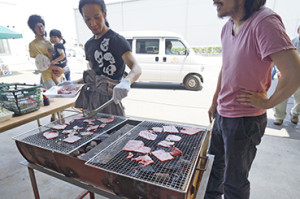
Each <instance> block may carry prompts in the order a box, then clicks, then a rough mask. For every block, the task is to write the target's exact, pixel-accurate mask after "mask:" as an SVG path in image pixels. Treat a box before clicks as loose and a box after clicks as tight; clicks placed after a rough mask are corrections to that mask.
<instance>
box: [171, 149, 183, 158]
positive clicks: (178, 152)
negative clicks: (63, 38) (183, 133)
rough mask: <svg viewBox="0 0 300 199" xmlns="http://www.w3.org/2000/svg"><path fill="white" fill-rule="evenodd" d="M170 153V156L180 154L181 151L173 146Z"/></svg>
mask: <svg viewBox="0 0 300 199" xmlns="http://www.w3.org/2000/svg"><path fill="white" fill-rule="evenodd" d="M170 154H171V155H172V156H182V151H180V149H178V148H176V147H174V148H173V149H172V151H171V152H170Z"/></svg>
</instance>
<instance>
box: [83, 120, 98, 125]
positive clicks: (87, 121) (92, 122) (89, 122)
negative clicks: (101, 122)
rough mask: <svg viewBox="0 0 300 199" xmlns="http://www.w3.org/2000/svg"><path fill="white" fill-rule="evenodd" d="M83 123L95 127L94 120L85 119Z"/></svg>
mask: <svg viewBox="0 0 300 199" xmlns="http://www.w3.org/2000/svg"><path fill="white" fill-rule="evenodd" d="M83 122H86V123H88V124H89V125H95V123H94V122H95V119H85V120H83Z"/></svg>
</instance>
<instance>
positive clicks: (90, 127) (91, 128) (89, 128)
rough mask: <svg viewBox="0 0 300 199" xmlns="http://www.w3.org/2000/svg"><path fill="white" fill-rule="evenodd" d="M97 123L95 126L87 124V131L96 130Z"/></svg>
mask: <svg viewBox="0 0 300 199" xmlns="http://www.w3.org/2000/svg"><path fill="white" fill-rule="evenodd" d="M98 127H99V125H95V126H89V125H88V128H87V129H86V130H87V131H97V129H98Z"/></svg>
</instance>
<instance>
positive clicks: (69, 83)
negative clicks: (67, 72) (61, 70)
mask: <svg viewBox="0 0 300 199" xmlns="http://www.w3.org/2000/svg"><path fill="white" fill-rule="evenodd" d="M72 84H76V82H75V81H65V82H62V83H60V84H58V85H57V86H69V85H72Z"/></svg>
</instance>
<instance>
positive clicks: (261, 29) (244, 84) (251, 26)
mask: <svg viewBox="0 0 300 199" xmlns="http://www.w3.org/2000/svg"><path fill="white" fill-rule="evenodd" d="M232 28H233V22H232V20H229V21H228V22H227V23H226V24H225V25H224V27H223V29H222V34H221V39H222V56H223V66H222V81H221V90H220V93H219V95H218V112H219V114H220V115H221V116H224V117H230V118H235V117H246V116H258V115H261V114H263V113H265V112H266V110H265V109H257V108H254V107H252V106H245V105H241V104H240V103H239V102H238V101H237V100H236V95H237V94H238V93H241V92H240V90H241V89H247V90H252V91H257V92H267V91H268V89H269V88H270V85H271V70H272V66H273V62H272V60H271V59H270V57H269V55H271V54H273V53H276V52H279V51H282V50H287V49H295V47H294V46H293V44H292V43H291V40H290V39H289V37H288V35H287V34H286V33H285V28H284V25H283V23H282V21H281V18H280V17H279V16H278V15H277V14H276V13H274V12H273V11H272V10H270V9H269V8H265V7H262V8H261V9H260V10H259V11H257V12H255V13H254V14H253V15H252V16H251V17H250V18H248V19H247V20H246V21H245V23H244V25H243V27H242V28H241V30H240V32H239V33H238V34H237V35H235V36H233V34H232Z"/></svg>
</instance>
